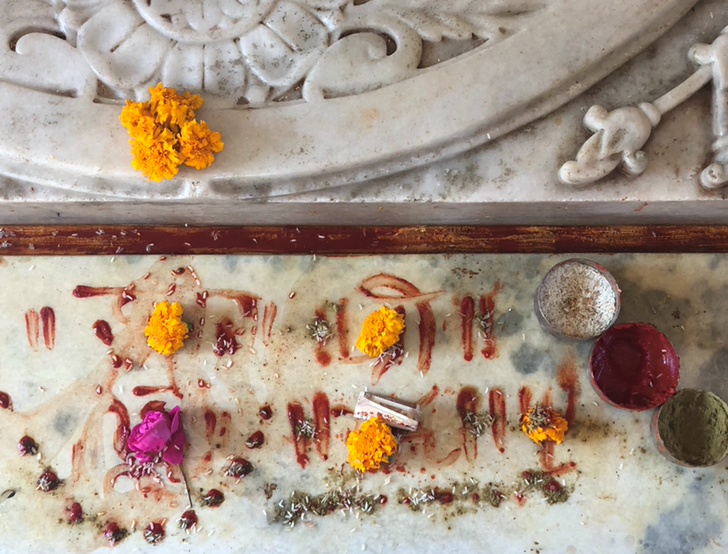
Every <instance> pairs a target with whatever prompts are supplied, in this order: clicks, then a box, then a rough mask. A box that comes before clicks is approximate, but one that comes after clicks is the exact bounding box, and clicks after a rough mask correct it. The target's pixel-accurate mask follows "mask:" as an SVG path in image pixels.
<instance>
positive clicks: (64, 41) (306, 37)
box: [0, 0, 545, 108]
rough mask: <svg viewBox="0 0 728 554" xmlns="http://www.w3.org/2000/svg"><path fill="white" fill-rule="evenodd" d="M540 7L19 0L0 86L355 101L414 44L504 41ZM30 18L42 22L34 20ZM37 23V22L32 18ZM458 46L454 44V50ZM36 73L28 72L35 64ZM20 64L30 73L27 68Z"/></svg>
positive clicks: (251, 100)
mask: <svg viewBox="0 0 728 554" xmlns="http://www.w3.org/2000/svg"><path fill="white" fill-rule="evenodd" d="M544 4H545V3H543V2H541V1H540V0H479V1H478V0H451V1H447V2H444V1H442V0H356V1H355V0H57V1H53V2H52V1H51V0H27V2H20V1H18V2H14V3H13V4H12V5H13V6H14V7H13V8H12V12H11V13H10V16H11V18H10V20H6V21H3V23H2V24H1V25H0V27H1V28H0V33H2V35H3V36H2V38H4V39H5V41H6V44H7V46H8V47H7V49H6V51H5V52H0V65H2V68H3V71H2V74H1V76H0V80H4V81H7V82H11V83H14V84H20V85H22V86H27V87H29V88H33V89H36V90H43V91H46V92H51V93H54V94H65V95H71V96H76V97H78V96H82V97H89V98H92V99H93V98H95V97H101V98H104V97H105V98H112V99H114V98H117V99H118V98H137V99H141V98H144V97H145V95H146V94H147V92H146V89H147V87H148V86H150V84H155V83H156V82H158V81H162V82H164V83H165V85H167V86H176V87H178V88H182V89H186V90H192V91H203V92H205V93H206V94H207V95H209V96H210V97H211V102H212V105H213V106H215V107H218V108H230V107H234V106H236V105H252V106H256V107H259V106H264V105H267V104H269V103H271V102H274V101H281V100H297V99H299V98H303V99H304V100H307V101H312V100H317V99H321V98H330V97H336V96H347V95H354V94H359V93H362V92H366V91H369V90H373V89H376V88H380V87H382V86H386V85H389V84H392V83H396V82H399V81H402V80H405V79H407V78H410V77H412V76H414V75H415V74H417V72H418V71H422V70H423V69H426V68H424V67H423V61H422V54H423V45H424V44H425V43H428V42H429V43H439V42H442V41H443V40H449V41H470V42H471V43H472V44H471V45H470V48H474V47H477V46H479V45H481V44H483V43H484V42H485V43H487V44H489V45H490V44H493V43H495V42H498V41H499V40H501V39H503V38H505V37H507V36H509V35H510V34H513V33H514V32H515V31H517V30H518V28H519V25H521V22H522V21H525V20H527V19H528V16H529V15H530V14H532V13H534V12H537V11H539V10H541V9H542V8H543V7H544ZM41 14H42V16H41ZM41 20H43V21H44V22H45V23H44V24H42V25H39V21H41ZM461 50H462V49H461ZM38 66H40V67H42V68H46V69H47V71H41V72H38V71H37V67H38ZM31 67H32V69H31Z"/></svg>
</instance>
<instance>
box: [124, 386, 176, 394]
mask: <svg viewBox="0 0 728 554" xmlns="http://www.w3.org/2000/svg"><path fill="white" fill-rule="evenodd" d="M168 390H172V387H162V386H160V387H148V386H145V385H140V386H138V387H134V388H133V389H132V391H131V392H132V394H133V395H134V396H149V395H150V394H156V393H158V392H166V391H168Z"/></svg>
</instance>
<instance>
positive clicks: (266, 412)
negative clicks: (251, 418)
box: [258, 404, 273, 420]
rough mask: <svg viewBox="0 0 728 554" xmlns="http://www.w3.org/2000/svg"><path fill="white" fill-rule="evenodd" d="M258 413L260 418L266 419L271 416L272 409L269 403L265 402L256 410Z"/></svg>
mask: <svg viewBox="0 0 728 554" xmlns="http://www.w3.org/2000/svg"><path fill="white" fill-rule="evenodd" d="M258 415H259V416H260V418H261V419H265V420H268V419H270V418H272V417H273V409H272V408H271V407H270V405H268V404H266V405H265V406H263V407H262V408H261V409H260V410H259V411H258Z"/></svg>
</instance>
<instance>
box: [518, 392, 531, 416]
mask: <svg viewBox="0 0 728 554" xmlns="http://www.w3.org/2000/svg"><path fill="white" fill-rule="evenodd" d="M531 396H532V394H531V389H530V388H528V387H521V388H520V389H518V407H519V409H520V410H521V413H522V414H525V413H526V412H527V411H528V408H530V407H531Z"/></svg>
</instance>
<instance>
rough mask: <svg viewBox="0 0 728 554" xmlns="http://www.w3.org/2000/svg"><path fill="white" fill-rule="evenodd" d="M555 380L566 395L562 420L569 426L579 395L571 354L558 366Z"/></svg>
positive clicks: (577, 379) (579, 388) (576, 374)
mask: <svg viewBox="0 0 728 554" xmlns="http://www.w3.org/2000/svg"><path fill="white" fill-rule="evenodd" d="M556 380H557V381H558V383H559V387H561V390H563V391H566V393H567V395H568V396H567V406H566V413H565V414H564V419H566V421H567V422H568V423H569V425H571V423H572V422H573V421H574V416H575V415H576V402H577V401H578V400H579V395H580V394H581V384H580V383H579V373H578V371H577V369H576V362H575V360H574V355H573V353H570V354H569V355H567V357H566V359H564V361H563V362H562V363H561V365H559V367H558V368H557V370H556Z"/></svg>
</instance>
